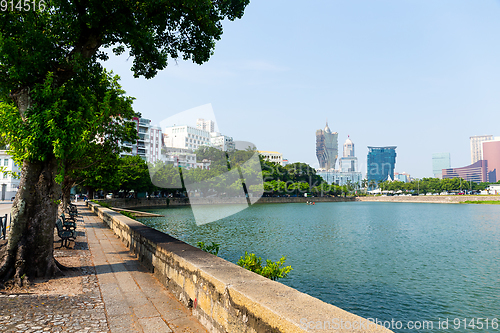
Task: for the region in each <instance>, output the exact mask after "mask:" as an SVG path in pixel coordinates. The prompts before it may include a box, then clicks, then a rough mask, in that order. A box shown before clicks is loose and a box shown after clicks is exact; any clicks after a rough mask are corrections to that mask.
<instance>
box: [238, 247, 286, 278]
mask: <svg viewBox="0 0 500 333" xmlns="http://www.w3.org/2000/svg"><path fill="white" fill-rule="evenodd" d="M285 261H286V256H283V257H281V259H280V260H278V261H276V262H272V261H271V260H269V259H267V260H266V266H264V267H262V258H261V257H257V256H256V255H255V254H254V253H250V254H248V252H246V251H245V255H244V256H242V257H241V258H240V260H238V262H237V264H238V266H241V267H243V268H245V269H248V270H249V271H252V272H254V273H257V274H260V275H262V276H264V277H266V278H268V279H271V280H273V281H276V280H277V279H281V278H285V277H287V275H288V273H290V272H291V271H292V270H293V268H292V266H285V267H283V266H284V265H285Z"/></svg>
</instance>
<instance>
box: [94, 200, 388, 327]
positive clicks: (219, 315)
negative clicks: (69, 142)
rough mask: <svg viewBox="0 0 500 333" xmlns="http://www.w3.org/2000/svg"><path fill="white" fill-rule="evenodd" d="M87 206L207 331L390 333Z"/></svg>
mask: <svg viewBox="0 0 500 333" xmlns="http://www.w3.org/2000/svg"><path fill="white" fill-rule="evenodd" d="M88 206H89V207H90V209H91V210H92V211H93V212H95V213H96V214H97V215H98V216H99V217H100V218H101V219H102V220H103V221H104V222H105V223H107V225H108V226H109V227H110V228H111V229H112V230H113V231H114V232H115V234H116V235H117V236H119V237H120V238H121V239H122V241H123V242H124V243H125V244H126V245H127V246H128V247H129V248H130V250H131V252H133V253H135V254H136V255H137V256H138V259H139V260H140V261H141V262H142V263H143V264H144V265H145V266H146V267H148V268H149V269H150V270H151V271H152V272H154V274H155V276H156V277H157V278H158V279H159V280H160V281H161V282H162V283H163V284H164V285H165V286H166V287H167V288H169V290H171V291H172V293H173V294H174V295H175V296H176V297H177V298H178V299H179V300H181V302H183V303H184V304H185V305H186V306H187V307H189V308H191V309H192V311H193V314H194V315H195V316H196V317H197V318H198V320H199V321H200V322H201V323H202V324H203V325H204V326H205V327H206V328H207V329H208V330H209V331H210V332H227V333H247V332H248V333H250V332H252V333H254V332H255V333H257V332H332V331H333V330H335V332H353V328H354V329H355V330H354V331H356V332H391V331H390V330H388V329H385V328H384V327H381V326H377V325H375V324H373V323H372V322H370V321H367V320H366V319H363V318H361V317H359V316H356V315H354V314H352V313H349V312H347V311H344V310H342V309H340V308H337V307H335V306H333V305H330V304H327V303H325V302H322V301H320V300H318V299H316V298H314V297H311V296H309V295H306V294H304V293H301V292H299V291H297V290H295V289H292V288H290V287H287V286H285V285H283V284H281V283H279V282H275V281H271V280H269V279H266V278H264V277H262V276H260V275H258V274H255V273H252V272H250V271H247V270H246V269H243V268H241V267H239V266H237V265H235V264H232V263H230V262H228V261H226V260H224V259H222V258H219V257H216V256H213V255H211V254H209V253H206V252H203V251H201V250H200V249H198V248H195V247H193V246H191V245H189V244H186V243H184V242H182V241H180V240H177V239H175V238H173V237H171V236H169V235H167V234H165V233H163V232H160V231H157V230H155V229H152V228H150V227H147V226H145V225H143V224H142V223H140V222H138V221H135V220H132V219H130V218H128V217H126V216H123V215H121V214H119V213H117V212H114V211H112V210H110V209H107V208H104V207H101V206H99V205H97V204H95V203H93V202H88ZM353 325H354V327H352V326H353Z"/></svg>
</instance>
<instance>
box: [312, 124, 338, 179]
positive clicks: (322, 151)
mask: <svg viewBox="0 0 500 333" xmlns="http://www.w3.org/2000/svg"><path fill="white" fill-rule="evenodd" d="M338 153H339V151H338V133H337V132H334V133H332V131H330V128H329V127H328V122H327V123H326V126H325V129H323V130H321V129H320V130H317V131H316V157H317V158H318V162H319V167H320V168H321V169H324V170H327V171H328V170H330V169H335V164H336V163H337V157H338Z"/></svg>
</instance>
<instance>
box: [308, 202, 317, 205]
mask: <svg viewBox="0 0 500 333" xmlns="http://www.w3.org/2000/svg"><path fill="white" fill-rule="evenodd" d="M306 203H307V204H308V205H315V204H316V203H315V202H314V201H308V202H306Z"/></svg>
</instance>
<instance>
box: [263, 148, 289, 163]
mask: <svg viewBox="0 0 500 333" xmlns="http://www.w3.org/2000/svg"><path fill="white" fill-rule="evenodd" d="M258 153H259V155H261V156H262V157H263V158H264V160H266V161H269V162H274V163H278V164H280V165H283V154H281V153H278V152H277V151H266V150H259V151H258Z"/></svg>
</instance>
